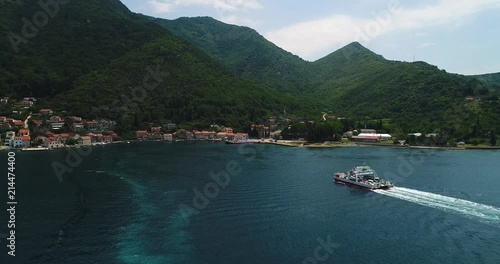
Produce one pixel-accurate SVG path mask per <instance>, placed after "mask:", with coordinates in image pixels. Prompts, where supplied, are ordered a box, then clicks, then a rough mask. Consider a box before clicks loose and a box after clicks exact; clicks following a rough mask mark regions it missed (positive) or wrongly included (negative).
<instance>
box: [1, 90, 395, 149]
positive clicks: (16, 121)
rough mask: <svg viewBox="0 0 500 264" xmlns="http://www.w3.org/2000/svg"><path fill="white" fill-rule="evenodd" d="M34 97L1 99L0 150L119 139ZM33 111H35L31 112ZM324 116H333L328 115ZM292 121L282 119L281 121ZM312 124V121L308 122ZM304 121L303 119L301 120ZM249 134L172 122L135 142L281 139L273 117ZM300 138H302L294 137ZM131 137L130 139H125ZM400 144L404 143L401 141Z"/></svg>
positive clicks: (365, 135)
mask: <svg viewBox="0 0 500 264" xmlns="http://www.w3.org/2000/svg"><path fill="white" fill-rule="evenodd" d="M36 103H37V100H36V99H35V98H33V97H25V98H23V99H22V100H20V101H16V102H12V100H11V99H10V98H8V97H5V98H3V99H1V102H0V105H5V104H10V105H11V106H13V107H11V109H14V110H12V111H11V112H10V113H9V114H5V111H4V112H3V114H4V115H3V116H0V131H1V134H0V141H1V142H2V147H1V148H2V149H27V150H47V149H54V148H64V147H68V146H76V147H79V146H90V145H96V144H108V143H115V142H121V140H123V139H121V138H120V136H119V135H118V134H117V133H116V132H115V131H113V128H114V126H115V125H116V122H115V121H112V120H106V119H99V120H88V119H85V118H82V117H80V116H73V115H66V114H65V111H59V112H55V111H53V110H52V109H49V108H41V109H38V108H36V107H34V106H35V105H36ZM34 110H35V111H34ZM328 118H336V117H335V116H333V117H332V116H330V117H328ZM292 121H293V120H291V119H288V118H285V119H284V123H285V124H289V123H291V122H292ZM308 122H309V123H314V121H308ZM301 123H306V122H304V121H303V122H301ZM250 129H251V131H250V134H249V133H242V132H236V131H233V128H231V127H224V126H218V125H212V126H211V128H210V130H202V131H198V130H186V129H178V127H177V126H176V124H174V123H165V124H156V125H155V124H152V125H151V126H150V127H148V128H147V129H142V130H137V131H136V132H135V140H137V141H169V142H175V141H192V140H207V141H208V140H212V141H248V140H249V139H250V138H252V139H253V140H255V139H260V140H263V139H268V140H267V142H270V141H276V140H277V139H281V138H282V135H281V132H282V130H281V129H280V128H279V126H278V125H277V122H276V118H274V117H271V118H269V119H268V124H266V125H263V124H259V125H252V126H251V128H250ZM354 133H355V134H353V131H349V132H346V133H344V134H343V136H342V140H347V139H349V141H361V142H380V141H390V140H391V139H392V137H391V135H389V134H377V133H376V131H375V130H373V129H362V130H361V131H360V132H357V131H354ZM271 139H272V140H271ZM297 139H299V141H304V139H303V138H300V137H299V138H297ZM128 140H132V139H127V141H128ZM402 143H404V142H402Z"/></svg>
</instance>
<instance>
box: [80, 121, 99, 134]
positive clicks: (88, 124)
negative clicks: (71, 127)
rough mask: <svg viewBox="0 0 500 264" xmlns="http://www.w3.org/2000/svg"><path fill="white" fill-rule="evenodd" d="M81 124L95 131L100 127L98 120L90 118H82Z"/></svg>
mask: <svg viewBox="0 0 500 264" xmlns="http://www.w3.org/2000/svg"><path fill="white" fill-rule="evenodd" d="M83 125H84V127H85V129H87V130H90V131H97V130H99V129H101V126H100V125H99V122H97V121H95V120H91V121H88V120H84V121H83Z"/></svg>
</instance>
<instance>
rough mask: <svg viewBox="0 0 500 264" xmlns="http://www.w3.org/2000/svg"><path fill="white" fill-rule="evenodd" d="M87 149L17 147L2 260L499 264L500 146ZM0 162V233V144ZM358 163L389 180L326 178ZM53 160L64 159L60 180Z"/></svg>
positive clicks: (0, 158) (0, 156)
mask: <svg viewBox="0 0 500 264" xmlns="http://www.w3.org/2000/svg"><path fill="white" fill-rule="evenodd" d="M75 151H76V150H75ZM80 151H81V152H82V153H83V150H80ZM85 151H86V153H83V154H85V155H83V154H78V156H79V158H78V157H77V158H75V157H74V154H75V153H78V152H68V151H67V150H55V151H50V152H16V166H15V168H16V171H15V173H16V185H15V186H16V199H17V202H18V204H17V205H16V229H15V231H16V251H15V254H16V256H15V257H11V256H9V255H7V252H8V249H7V247H6V243H7V240H6V238H5V236H4V237H3V238H2V240H1V243H0V248H1V250H0V263H85V264H87V263H218V264H223V263H231V264H233V263H384V264H392V263H453V264H458V263H464V264H471V263H492V264H497V263H500V209H499V208H500V162H499V161H500V152H499V151H474V150H467V151H450V150H418V149H407V148H383V147H343V148H317V149H309V148H288V147H282V146H274V145H261V144H254V145H240V146H237V145H225V144H221V143H212V142H203V143H196V142H193V143H188V142H185V143H184V142H183V143H173V144H172V143H163V142H149V143H130V144H112V145H106V146H95V147H92V148H91V149H86V150H85ZM88 153H90V154H88ZM87 154H88V155H87ZM0 162H1V163H3V165H2V168H3V170H2V171H4V176H5V177H3V178H4V180H2V183H1V186H2V192H3V193H4V195H2V197H4V198H3V199H2V201H3V202H2V204H3V205H2V209H3V210H2V213H0V219H1V226H0V233H1V234H3V235H5V234H6V233H7V232H8V229H7V223H6V221H7V220H8V214H7V211H6V209H7V205H6V202H7V195H6V194H7V179H6V178H7V169H6V166H7V152H2V153H0ZM364 162H366V163H367V164H368V165H370V166H371V167H372V168H373V169H375V170H376V171H377V172H378V174H379V175H385V176H386V177H387V178H389V179H392V180H394V181H395V185H396V186H397V187H395V188H394V189H392V190H389V191H376V192H373V191H365V190H360V189H357V188H353V187H347V186H343V185H337V184H334V183H333V182H332V176H333V173H334V172H335V171H347V170H349V169H350V168H352V167H353V166H355V165H361V164H363V163H364ZM54 166H56V167H61V166H67V169H71V172H69V171H66V172H65V173H64V174H63V175H59V176H61V177H60V179H59V178H58V177H57V173H56V172H55V170H54V168H53V167H54ZM60 180H61V181H60Z"/></svg>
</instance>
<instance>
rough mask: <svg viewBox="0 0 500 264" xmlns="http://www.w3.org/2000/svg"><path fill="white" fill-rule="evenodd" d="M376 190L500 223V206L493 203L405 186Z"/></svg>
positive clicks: (410, 200) (421, 203)
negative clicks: (492, 204) (472, 200)
mask: <svg viewBox="0 0 500 264" xmlns="http://www.w3.org/2000/svg"><path fill="white" fill-rule="evenodd" d="M374 192H376V193H379V194H383V195H387V196H391V197H394V198H398V199H401V200H405V201H408V202H412V203H416V204H420V205H424V206H428V207H432V208H437V209H441V210H445V211H454V212H458V213H460V214H463V215H467V216H472V217H478V218H481V219H484V220H487V221H489V222H494V223H500V208H497V207H494V206H491V205H485V204H480V203H475V202H471V201H467V200H463V199H458V198H453V197H448V196H444V195H440V194H435V193H429V192H422V191H417V190H413V189H408V188H403V187H393V188H391V189H388V190H374Z"/></svg>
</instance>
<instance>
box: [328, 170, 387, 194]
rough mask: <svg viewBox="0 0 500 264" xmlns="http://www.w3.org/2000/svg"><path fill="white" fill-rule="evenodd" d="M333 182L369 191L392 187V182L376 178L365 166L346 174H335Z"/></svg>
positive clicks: (374, 173)
mask: <svg viewBox="0 0 500 264" xmlns="http://www.w3.org/2000/svg"><path fill="white" fill-rule="evenodd" d="M333 182H335V183H339V184H344V185H351V186H356V187H359V188H363V189H369V190H376V189H389V188H391V187H394V184H393V183H392V182H390V181H387V180H385V179H383V178H380V177H378V175H377V173H376V172H375V171H374V170H373V169H372V168H370V166H367V165H363V166H356V167H354V168H352V170H350V171H348V172H347V173H343V172H336V173H335V174H334V176H333Z"/></svg>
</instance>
